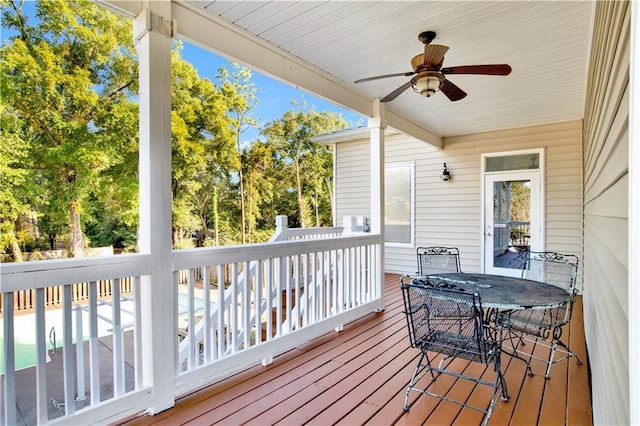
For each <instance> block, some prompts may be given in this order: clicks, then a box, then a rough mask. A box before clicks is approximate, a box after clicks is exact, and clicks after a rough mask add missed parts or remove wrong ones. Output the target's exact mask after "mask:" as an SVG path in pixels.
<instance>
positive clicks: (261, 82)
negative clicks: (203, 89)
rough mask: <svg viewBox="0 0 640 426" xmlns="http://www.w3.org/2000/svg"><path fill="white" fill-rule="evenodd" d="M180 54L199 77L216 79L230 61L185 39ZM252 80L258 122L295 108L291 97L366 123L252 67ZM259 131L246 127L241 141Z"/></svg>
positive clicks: (351, 121) (353, 123) (355, 123)
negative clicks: (196, 71)
mask: <svg viewBox="0 0 640 426" xmlns="http://www.w3.org/2000/svg"><path fill="white" fill-rule="evenodd" d="M182 57H183V58H184V59H185V60H186V61H187V62H189V63H190V64H192V65H193V66H194V67H195V68H196V69H197V70H198V74H199V75H200V77H208V78H209V79H210V80H211V81H215V76H216V74H217V71H218V68H219V67H220V66H222V65H224V66H225V67H226V68H227V69H231V66H230V62H229V61H228V60H227V59H225V58H222V57H220V56H218V55H215V54H213V53H211V52H209V51H206V50H203V49H201V48H199V47H197V46H194V45H192V44H189V43H187V42H186V41H183V50H182ZM252 81H253V83H254V84H255V86H256V88H258V89H259V91H258V93H257V97H258V104H257V105H256V107H255V108H254V110H253V111H252V113H251V116H252V117H253V118H254V119H255V120H256V121H257V122H258V125H259V126H260V125H263V124H266V123H268V122H269V121H273V120H276V119H278V118H280V117H281V116H282V114H283V113H284V112H285V111H287V110H290V109H292V108H294V106H293V105H292V104H291V101H292V100H296V101H298V102H299V103H301V102H302V101H304V102H306V103H307V107H306V108H307V109H311V108H312V107H314V109H315V110H316V111H333V112H339V113H341V114H342V116H343V118H344V119H345V120H346V121H347V122H348V123H349V127H356V126H358V125H366V119H365V117H364V116H362V115H359V114H356V113H353V112H351V111H349V110H347V109H344V108H341V107H339V106H337V105H335V104H333V103H331V102H327V101H325V100H324V99H320V98H318V97H315V96H313V95H311V94H309V93H306V92H304V91H302V90H299V89H296V88H295V87H292V86H290V85H287V84H284V83H281V82H279V81H277V80H274V79H272V78H270V77H267V76H265V75H263V74H260V73H258V72H255V71H253V76H252ZM295 108H297V107H295ZM258 133H259V130H258V129H250V130H247V131H246V132H245V133H243V136H242V139H243V142H252V141H254V140H255V139H256V138H257V137H258Z"/></svg>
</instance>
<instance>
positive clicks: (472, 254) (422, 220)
mask: <svg viewBox="0 0 640 426" xmlns="http://www.w3.org/2000/svg"><path fill="white" fill-rule="evenodd" d="M425 102H428V101H427V100H425ZM581 132H582V122H581V121H571V122H563V123H554V124H546V125H540V126H534V127H525V128H518V129H509V130H502V131H494V132H486V133H479V134H472V135H464V136H457V137H451V138H446V139H445V143H444V150H434V149H433V148H432V147H430V146H429V145H427V144H425V143H424V142H421V141H418V140H416V139H414V138H411V137H408V136H405V135H402V134H400V135H391V136H389V137H387V139H386V143H385V160H386V164H392V163H404V162H414V165H415V212H414V214H415V217H416V221H415V245H414V247H390V246H387V247H386V248H385V270H386V271H388V272H396V273H412V272H415V271H416V259H415V248H416V247H418V246H425V245H448V246H456V247H458V248H459V249H460V256H461V265H462V270H463V271H469V272H477V271H481V270H482V265H481V245H482V234H481V229H482V228H481V209H482V202H481V181H482V177H481V176H480V174H481V154H483V153H492V152H508V151H517V150H525V149H534V148H544V150H545V151H544V156H545V164H546V170H545V186H546V191H545V193H546V200H545V204H546V210H545V223H546V230H545V241H546V249H547V250H553V251H558V252H563V253H573V254H576V255H578V257H579V258H580V259H581V260H582V172H581V167H582V136H581ZM368 143H369V142H368V140H356V141H352V142H342V143H339V144H338V145H337V148H336V151H335V152H336V156H335V161H336V167H335V170H336V177H335V185H336V187H335V191H336V198H335V200H336V213H337V215H336V217H337V218H338V224H340V221H341V218H342V217H343V216H345V215H362V216H368V215H369V213H368V212H369V189H368V185H369V179H370V178H369V163H368V161H369V158H368V150H369V148H368ZM445 162H446V163H447V167H448V168H449V170H450V171H451V173H452V175H453V178H452V179H451V181H449V182H443V181H441V180H440V174H441V173H442V168H443V163H445ZM581 263H582V261H581ZM581 269H582V268H581ZM579 286H581V280H580V282H579Z"/></svg>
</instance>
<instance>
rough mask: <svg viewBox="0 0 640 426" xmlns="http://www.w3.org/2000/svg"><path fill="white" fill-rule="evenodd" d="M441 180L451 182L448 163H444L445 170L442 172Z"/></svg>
mask: <svg viewBox="0 0 640 426" xmlns="http://www.w3.org/2000/svg"><path fill="white" fill-rule="evenodd" d="M440 180H443V181H445V182H446V181H448V180H451V172H450V171H449V170H447V163H444V170H442V174H441V175H440Z"/></svg>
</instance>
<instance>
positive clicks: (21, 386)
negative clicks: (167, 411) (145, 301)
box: [0, 254, 151, 424]
mask: <svg viewBox="0 0 640 426" xmlns="http://www.w3.org/2000/svg"><path fill="white" fill-rule="evenodd" d="M0 268H1V269H0V290H1V293H2V331H3V332H2V339H3V345H2V359H3V361H4V362H3V374H2V381H3V383H2V411H3V413H2V414H3V415H2V423H3V424H16V423H17V412H16V402H17V401H16V395H17V394H20V395H22V400H21V401H20V403H21V404H25V406H26V407H27V410H28V411H31V412H35V418H34V419H31V421H33V422H36V423H37V424H46V423H56V422H57V423H60V424H67V423H68V422H69V421H70V420H69V419H70V418H72V417H73V416H76V415H78V414H79V413H81V412H86V411H87V410H92V409H93V410H95V409H99V410H100V411H101V412H102V413H107V414H105V416H104V417H103V418H109V417H114V416H118V415H122V414H123V413H124V414H125V415H126V414H127V413H135V412H139V411H140V410H141V409H145V408H146V407H148V406H149V404H150V401H151V398H150V397H151V388H144V387H143V386H142V376H141V374H142V369H141V368H139V367H140V365H139V362H140V361H139V357H137V356H136V357H134V359H133V360H128V361H129V362H131V363H133V369H131V367H127V362H126V361H125V351H124V340H125V336H124V334H125V327H126V328H131V330H132V333H133V344H134V352H135V353H136V354H139V353H140V333H139V330H140V297H139V294H140V290H141V289H140V277H141V276H144V275H148V274H149V256H147V255H142V254H133V255H125V256H108V257H91V258H83V259H64V260H51V261H40V262H22V263H4V264H2V265H1V266H0ZM124 278H130V279H132V280H133V286H132V287H133V289H132V294H131V295H129V296H128V297H127V298H128V299H129V300H130V301H131V302H129V304H130V305H131V306H130V307H127V308H125V309H122V306H120V303H121V300H122V297H121V294H120V289H121V285H120V284H121V283H120V280H121V279H124ZM105 281H109V284H110V286H109V287H110V290H109V292H110V298H109V300H107V302H108V303H106V304H105V300H98V299H99V293H100V291H99V287H101V286H102V287H104V285H105V283H104V282H105ZM78 283H82V285H81V286H79V285H78ZM79 287H82V288H87V287H88V294H87V297H86V298H85V297H79V292H78V288H79ZM27 291H30V292H31V291H35V308H34V309H33V312H32V313H30V314H22V315H18V316H16V315H14V296H15V295H17V294H24V292H27ZM47 293H49V294H47ZM52 294H55V297H54V298H53V299H55V300H56V301H57V300H59V296H58V295H59V294H61V295H62V297H61V305H62V306H61V308H60V307H59V308H58V309H47V306H46V304H47V303H48V302H46V301H50V300H53V299H52V297H51V295H52ZM56 303H57V302H56ZM80 303H82V305H81V304H80ZM105 306H106V307H107V309H106V311H105V309H103V308H104V307H105ZM127 310H128V311H129V312H130V316H131V318H130V319H128V320H127V321H126V322H131V323H130V324H125V323H123V312H125V311H127ZM52 314H53V315H57V318H53V316H52ZM84 317H86V319H83V318H84ZM52 324H55V325H57V326H58V327H59V329H57V330H56V329H55V328H53V329H52ZM105 324H108V327H109V330H108V334H110V337H111V346H112V352H111V353H110V354H109V355H108V358H109V359H106V358H107V355H105V352H104V351H102V350H101V348H100V346H101V345H100V342H99V338H100V337H101V333H100V330H104V328H105V327H104V326H105ZM53 327H55V326H53ZM48 329H49V330H51V331H53V332H54V334H58V335H60V339H61V342H62V345H61V347H60V349H62V352H61V353H60V352H58V347H57V343H53V342H52V343H53V345H54V348H53V349H52V348H50V347H47V340H48V338H51V334H52V333H50V332H49V330H48ZM27 336H29V337H30V338H27ZM85 341H86V342H87V345H84V344H81V345H74V342H83V343H84V342H85ZM34 344H35V351H34V350H33V349H32V348H30V347H29V346H30V345H34ZM24 346H27V348H26V349H27V351H26V353H27V354H28V353H32V354H35V359H34V360H33V365H34V366H35V367H34V368H35V379H36V380H35V382H33V379H32V378H31V377H30V380H28V381H27V380H24V378H25V377H26V376H24V375H22V374H21V372H20V371H18V370H19V369H18V367H19V366H17V365H16V355H17V353H16V352H18V354H20V355H21V356H23V357H24V356H25V353H24V352H22V353H21V350H24V349H25V348H24ZM85 346H86V347H85ZM85 354H87V355H88V358H86V359H85ZM57 357H59V358H60V359H58V360H56V361H57V362H56V364H57V365H58V366H57V367H56V368H60V367H59V365H61V367H62V372H61V373H58V372H57V370H54V368H53V367H51V365H50V364H54V362H52V361H51V358H57ZM22 367H24V366H22ZM60 376H61V377H60ZM21 377H22V378H23V380H20V381H19V382H17V381H16V379H17V378H18V379H19V378H21ZM104 377H109V379H108V381H109V383H107V386H101V382H103V383H102V384H105V383H104V380H105V379H104ZM127 381H128V382H129V383H130V385H129V386H127V385H126V382H127ZM86 407H89V408H86ZM93 417H95V416H93ZM98 418H99V417H98Z"/></svg>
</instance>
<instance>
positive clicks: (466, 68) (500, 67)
mask: <svg viewBox="0 0 640 426" xmlns="http://www.w3.org/2000/svg"><path fill="white" fill-rule="evenodd" d="M440 71H442V73H443V74H483V75H509V74H511V66H509V65H507V64H493V65H462V66H458V67H446V68H442V69H441V70H440Z"/></svg>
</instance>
